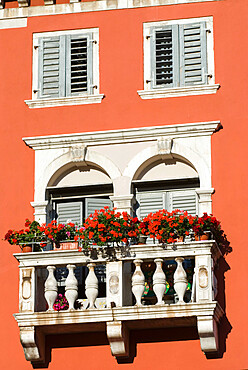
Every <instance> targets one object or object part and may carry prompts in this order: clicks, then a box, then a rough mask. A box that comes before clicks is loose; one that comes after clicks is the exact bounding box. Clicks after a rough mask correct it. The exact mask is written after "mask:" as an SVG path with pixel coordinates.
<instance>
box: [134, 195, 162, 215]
mask: <svg viewBox="0 0 248 370" xmlns="http://www.w3.org/2000/svg"><path fill="white" fill-rule="evenodd" d="M137 201H138V209H137V216H138V217H139V218H140V219H142V218H144V217H145V216H147V215H148V214H149V213H151V212H156V211H159V210H160V209H163V208H164V207H165V194H163V193H162V192H158V193H139V194H137Z"/></svg>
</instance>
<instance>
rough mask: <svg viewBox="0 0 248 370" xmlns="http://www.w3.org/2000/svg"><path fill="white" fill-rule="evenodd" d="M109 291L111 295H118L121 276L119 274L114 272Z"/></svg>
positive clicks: (111, 276) (110, 279)
mask: <svg viewBox="0 0 248 370" xmlns="http://www.w3.org/2000/svg"><path fill="white" fill-rule="evenodd" d="M109 291H110V293H111V294H118V292H119V276H118V274H117V272H113V273H112V274H111V275H110V278H109Z"/></svg>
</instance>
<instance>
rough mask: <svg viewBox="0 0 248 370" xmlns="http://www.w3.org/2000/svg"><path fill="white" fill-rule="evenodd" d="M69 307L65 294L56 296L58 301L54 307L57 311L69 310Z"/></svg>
mask: <svg viewBox="0 0 248 370" xmlns="http://www.w3.org/2000/svg"><path fill="white" fill-rule="evenodd" d="M68 308H69V303H68V301H67V299H66V298H65V296H63V294H59V295H58V298H56V301H55V302H54V304H53V309H54V310H55V311H64V310H68Z"/></svg>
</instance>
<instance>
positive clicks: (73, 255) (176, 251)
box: [14, 240, 221, 267]
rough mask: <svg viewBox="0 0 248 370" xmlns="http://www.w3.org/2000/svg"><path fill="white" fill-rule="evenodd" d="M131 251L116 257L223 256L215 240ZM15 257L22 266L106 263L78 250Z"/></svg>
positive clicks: (139, 248) (156, 245)
mask: <svg viewBox="0 0 248 370" xmlns="http://www.w3.org/2000/svg"><path fill="white" fill-rule="evenodd" d="M129 252H130V253H129V255H127V256H126V257H122V256H121V252H118V251H117V254H116V257H117V259H118V260H120V261H121V260H122V261H132V260H134V259H137V258H138V259H144V260H145V259H147V258H149V259H155V258H158V257H159V258H167V259H173V258H176V257H178V256H183V257H185V256H187V257H194V256H196V255H211V254H212V256H213V258H214V259H218V258H219V257H220V256H221V252H220V250H219V248H218V246H217V244H216V243H215V241H213V240H206V241H193V242H186V243H185V242H182V243H175V244H168V245H167V246H166V247H164V246H163V245H161V244H155V245H154V244H143V245H131V246H130V250H129ZM14 257H15V258H16V259H17V260H18V262H19V263H20V267H42V266H48V265H53V264H55V265H56V266H58V265H60V266H65V265H67V264H76V265H86V264H87V263H90V262H94V263H96V264H105V263H106V258H103V257H101V256H99V258H97V259H96V256H94V258H93V259H92V258H90V256H86V255H85V254H84V253H83V252H79V251H78V250H64V251H43V252H31V253H16V254H14Z"/></svg>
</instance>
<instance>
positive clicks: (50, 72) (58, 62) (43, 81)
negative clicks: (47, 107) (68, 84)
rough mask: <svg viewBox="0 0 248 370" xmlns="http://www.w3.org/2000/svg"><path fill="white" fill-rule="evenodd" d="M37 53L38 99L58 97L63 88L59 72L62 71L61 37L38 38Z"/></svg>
mask: <svg viewBox="0 0 248 370" xmlns="http://www.w3.org/2000/svg"><path fill="white" fill-rule="evenodd" d="M38 53H39V61H38V69H39V71H38V81H39V82H38V84H39V86H38V97H39V98H43V97H44V98H45V97H48V98H56V97H59V96H60V95H61V88H63V82H62V81H61V78H62V75H61V70H62V69H63V55H62V53H63V50H62V41H61V37H59V36H57V37H45V38H40V39H39V46H38Z"/></svg>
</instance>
